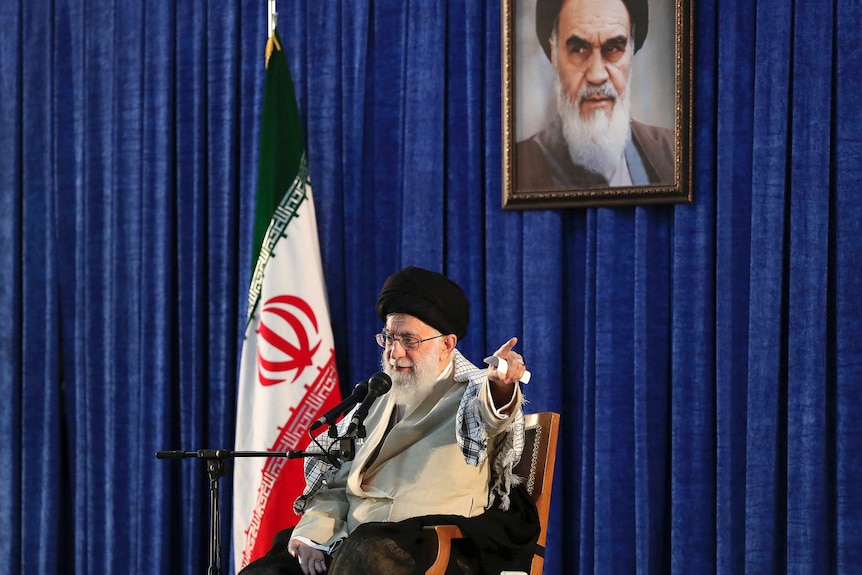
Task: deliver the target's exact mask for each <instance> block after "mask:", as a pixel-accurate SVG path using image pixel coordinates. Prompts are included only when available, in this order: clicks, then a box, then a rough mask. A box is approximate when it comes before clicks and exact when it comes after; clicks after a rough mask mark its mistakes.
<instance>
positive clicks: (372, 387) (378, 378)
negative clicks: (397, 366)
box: [347, 371, 392, 435]
mask: <svg viewBox="0 0 862 575" xmlns="http://www.w3.org/2000/svg"><path fill="white" fill-rule="evenodd" d="M391 387H392V379H391V378H390V377H389V376H388V375H386V374H385V373H383V372H382V371H380V372H377V373H375V374H374V375H372V376H371V377H369V378H368V395H366V396H365V399H363V400H362V403H361V404H359V408H358V409H357V410H356V411H355V412H354V413H353V417H352V418H351V419H350V425H349V426H348V427H347V435H352V434H353V433H354V432H355V431H356V430H357V429H358V428H359V427H361V426H362V423H363V422H364V421H365V417H366V416H367V415H368V410H369V409H371V404H372V403H374V400H376V399H377V398H378V397H380V396H381V395H385V394H386V393H387V392H388V391H389V389H390V388H391Z"/></svg>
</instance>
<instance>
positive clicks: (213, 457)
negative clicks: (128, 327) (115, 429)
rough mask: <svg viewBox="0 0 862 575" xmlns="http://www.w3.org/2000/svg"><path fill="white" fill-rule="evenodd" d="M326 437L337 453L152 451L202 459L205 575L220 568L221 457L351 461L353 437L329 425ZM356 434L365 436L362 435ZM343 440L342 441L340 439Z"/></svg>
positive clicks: (170, 456)
mask: <svg viewBox="0 0 862 575" xmlns="http://www.w3.org/2000/svg"><path fill="white" fill-rule="evenodd" d="M329 436H330V437H332V438H333V439H335V440H336V441H340V442H341V443H340V444H339V449H338V455H337V456H336V455H333V454H332V453H326V452H322V453H312V452H307V451H300V450H292V451H231V450H228V449H198V450H197V451H183V450H172V451H156V459H192V458H194V459H203V460H205V461H206V466H207V476H208V478H209V493H210V542H209V567H208V568H207V575H219V571H220V569H221V517H220V514H219V478H220V477H221V476H222V475H224V460H225V459H232V458H235V457H286V458H288V459H296V458H299V457H316V458H318V459H322V460H324V461H326V462H328V463H329V464H330V465H333V466H335V467H337V468H340V467H341V462H340V461H338V458H341V459H343V460H344V461H351V460H352V459H353V456H354V455H355V453H356V447H355V442H354V437H353V436H352V435H351V436H344V437H341V438H339V437H338V430H337V429H336V427H335V426H334V425H330V426H329ZM359 437H365V434H364V429H363V434H362V435H360V436H359ZM345 441H346V442H347V443H346V444H345V443H344V442H345Z"/></svg>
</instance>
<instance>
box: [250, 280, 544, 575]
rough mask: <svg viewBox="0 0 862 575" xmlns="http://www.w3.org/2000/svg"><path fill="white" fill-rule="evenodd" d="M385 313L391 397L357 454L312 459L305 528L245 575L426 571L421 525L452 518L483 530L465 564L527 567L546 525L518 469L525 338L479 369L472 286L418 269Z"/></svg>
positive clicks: (388, 298) (382, 401)
mask: <svg viewBox="0 0 862 575" xmlns="http://www.w3.org/2000/svg"><path fill="white" fill-rule="evenodd" d="M376 311H377V315H378V317H379V318H380V319H381V321H383V322H384V324H385V325H384V327H383V330H382V331H381V332H380V333H379V334H377V336H376V339H377V343H378V344H379V345H380V346H381V347H382V348H383V355H382V361H381V364H382V368H383V371H384V372H385V373H386V374H387V375H388V376H389V377H390V378H391V381H392V388H391V391H390V392H389V393H387V394H386V395H383V396H382V397H380V398H379V399H378V400H376V402H375V403H374V404H373V405H372V407H371V409H370V411H369V412H368V416H367V418H366V420H365V427H366V429H367V433H366V437H365V438H364V441H362V443H361V444H360V445H359V446H358V447H357V448H356V453H355V457H354V458H353V459H352V460H351V461H346V462H344V463H343V464H342V465H341V466H340V468H337V467H332V468H327V466H326V465H325V464H324V463H322V462H321V460H310V464H309V465H307V466H306V476H307V487H306V490H305V492H304V493H303V495H302V496H301V497H300V498H299V499H298V500H297V502H296V504H295V506H294V508H295V509H296V510H297V511H298V512H302V517H301V519H300V521H299V523H298V524H297V525H296V527H295V528H294V529H293V531H292V533H289V534H287V533H285V534H280V535H279V536H277V537H276V541H275V543H274V545H273V549H272V550H271V551H270V552H269V553H268V554H267V556H265V557H263V558H261V559H259V560H258V561H256V562H253V563H252V564H250V565H249V566H248V567H247V568H246V570H244V571H243V572H242V573H243V575H245V574H246V573H248V574H255V575H259V574H264V573H279V574H286V573H299V572H301V573H303V574H305V575H308V574H310V573H323V572H324V571H327V570H328V571H329V572H330V573H332V574H334V575H351V574H359V573H363V574H367V573H389V574H400V573H403V574H408V573H423V572H424V570H425V569H426V568H427V566H428V564H430V560H429V559H428V558H426V557H424V547H423V546H422V545H421V544H419V543H418V542H420V541H421V532H422V525H423V524H429V523H435V522H437V523H451V522H453V521H454V522H457V523H458V524H459V525H461V526H462V528H464V529H465V530H466V531H467V532H468V533H470V534H471V536H473V537H472V541H471V542H465V543H464V544H463V545H462V546H461V547H458V548H456V549H453V558H455V560H456V561H457V564H458V572H461V573H484V572H490V571H488V570H489V569H490V570H496V573H499V572H500V571H501V570H505V569H518V570H527V571H529V564H530V559H531V557H532V555H533V552H534V545H535V541H536V538H537V537H538V529H539V528H538V516H537V514H536V510H535V506H532V503H531V502H530V501H529V499H528V498H527V496H526V492H525V491H524V489H523V487H522V486H520V485H515V484H516V483H518V480H517V479H516V478H515V477H514V476H513V473H512V469H513V467H514V465H515V463H517V460H518V458H519V457H520V453H519V451H520V449H521V448H522V445H523V434H524V427H523V412H522V410H521V403H522V395H521V390H520V388H519V384H518V382H519V380H521V379H522V378H523V376H524V373H525V366H524V363H523V358H522V357H521V356H520V355H519V354H518V353H516V352H514V351H513V350H512V348H513V347H514V345H515V344H516V343H517V339H516V338H511V339H510V340H509V341H507V342H506V343H505V344H503V345H502V346H501V347H500V348H499V349H498V350H497V351H496V352H495V354H494V355H495V356H497V357H498V358H501V359H504V360H506V364H507V369H506V371H505V373H504V372H503V370H502V365H501V368H500V369H499V370H498V369H497V367H494V366H489V367H488V368H487V369H479V368H477V367H475V366H474V365H472V364H471V363H470V362H468V361H467V360H466V359H465V358H464V356H462V355H461V353H460V352H459V351H458V350H457V349H456V344H457V343H458V341H459V340H461V339H462V338H463V337H464V336H465V334H466V332H467V324H468V322H469V313H470V312H469V304H468V302H467V299H466V297H465V296H464V292H463V291H462V290H461V288H460V287H459V286H458V285H457V284H455V283H454V282H452V281H451V280H449V279H448V278H446V277H445V276H443V275H441V274H439V273H436V272H432V271H428V270H424V269H421V268H416V267H408V268H405V269H402V270H401V271H399V272H397V273H395V274H393V275H392V276H390V277H389V278H388V279H387V280H386V282H385V284H384V285H383V288H382V290H381V292H380V296H379V298H378V300H377V306H376ZM489 363H492V364H493V363H495V362H494V361H491V362H489ZM350 419H351V418H350V417H345V418H344V419H343V420H342V424H341V425H340V426H339V436H341V435H344V433H345V430H346V429H350V426H349V425H344V424H345V422H347V421H348V420H350ZM359 439H360V440H361V439H362V438H359ZM321 440H323V438H322V437H321ZM324 448H325V446H324ZM321 466H323V468H322V469H321Z"/></svg>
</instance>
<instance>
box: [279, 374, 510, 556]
mask: <svg viewBox="0 0 862 575" xmlns="http://www.w3.org/2000/svg"><path fill="white" fill-rule="evenodd" d="M449 372H450V373H449V375H448V377H447V378H445V379H443V380H441V381H440V382H439V383H438V384H437V387H436V388H435V391H434V392H433V393H432V394H431V395H430V396H429V397H427V398H425V400H424V401H423V402H422V403H421V404H419V406H417V408H416V409H415V410H414V411H413V412H412V413H410V414H409V415H407V417H406V418H405V419H403V420H401V421H398V422H397V423H396V424H395V425H394V426H392V428H391V430H390V431H389V433H388V434H386V430H387V428H388V427H389V425H390V422H392V421H393V414H394V412H395V404H394V403H393V402H392V400H391V397H390V396H389V395H386V396H384V397H383V398H381V399H379V400H378V401H377V402H376V403H375V404H374V405H373V407H372V408H371V410H370V411H369V414H368V418H367V419H366V422H365V428H366V430H367V437H366V439H365V441H364V443H363V444H362V445H361V446H359V447H357V449H356V456H355V458H354V460H353V461H351V462H346V463H345V464H344V465H343V466H342V468H341V469H340V470H339V471H338V473H337V474H336V475H335V477H334V478H333V479H332V480H330V481H329V483H328V485H327V489H325V490H323V491H321V492H319V493H317V494H316V495H315V496H314V498H313V499H311V501H310V502H309V505H308V507H307V508H306V510H305V513H304V514H303V516H302V518H301V519H300V521H299V523H298V524H297V526H296V528H295V529H294V531H293V535H294V536H300V537H307V538H308V539H310V540H312V541H315V542H317V543H319V544H323V545H331V544H333V543H334V542H335V541H337V540H339V539H342V538H344V537H346V536H347V535H348V534H349V533H350V532H352V531H353V530H354V529H355V528H356V527H357V526H359V525H360V524H362V523H367V522H371V521H391V522H396V521H401V520H403V519H409V518H411V517H420V516H423V515H436V514H456V515H462V516H464V517H473V516H476V515H479V514H481V513H482V512H483V511H484V510H485V507H486V506H487V505H488V502H489V493H488V484H489V480H490V469H491V467H490V466H491V465H492V461H491V458H486V459H485V460H484V461H483V462H482V463H480V464H479V465H478V466H472V465H469V464H468V463H467V462H466V461H465V460H464V455H463V454H462V453H461V450H460V448H459V446H458V442H457V440H456V437H455V417H456V414H457V412H458V406H459V404H460V402H461V398H462V396H463V394H464V390H465V389H466V387H467V383H455V382H454V379H453V376H452V373H451V372H452V370H451V369H450V370H449ZM384 399H385V401H384ZM514 401H515V402H516V404H515V407H516V409H513V410H511V412H512V413H516V412H517V411H518V410H519V409H520V404H521V401H522V397H521V393H520V390H518V391H517V393H516V396H515V399H514ZM479 405H480V412H481V415H482V418H483V419H484V421H485V422H486V428H487V432H488V448H489V453H490V452H492V451H493V446H494V438H495V436H497V435H499V434H500V433H502V432H503V431H504V430H505V429H506V428H507V427H508V426H509V425H510V423H511V422H512V420H513V417H506V418H503V419H501V418H500V417H498V416H497V415H496V414H495V413H494V410H493V407H492V405H493V404H492V401H491V397H490V391H489V390H488V383H487V381H486V382H485V383H484V384H483V389H482V390H481V391H480V393H479ZM384 436H385V440H384ZM381 442H382V443H381ZM378 447H379V452H378Z"/></svg>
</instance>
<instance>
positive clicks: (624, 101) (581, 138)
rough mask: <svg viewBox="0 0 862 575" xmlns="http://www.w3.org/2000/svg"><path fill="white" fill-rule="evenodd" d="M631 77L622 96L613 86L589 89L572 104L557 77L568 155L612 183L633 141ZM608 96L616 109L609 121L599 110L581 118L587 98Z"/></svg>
mask: <svg viewBox="0 0 862 575" xmlns="http://www.w3.org/2000/svg"><path fill="white" fill-rule="evenodd" d="M630 84H631V76H630V77H629V81H628V82H627V83H626V88H625V91H624V92H623V94H622V96H620V95H618V94H617V91H616V90H615V89H614V87H613V86H612V85H611V83H610V82H609V81H608V82H605V84H603V85H602V86H599V87H598V88H596V87H587V88H584V89H583V90H581V91H580V92H579V93H578V95H577V97H576V98H575V99H574V101H572V99H570V98H569V96H568V94H567V93H566V90H565V88H564V87H563V83H562V81H561V80H560V74H559V70H558V71H557V73H556V74H555V75H554V87H555V89H556V93H557V110H558V111H559V114H560V119H561V120H562V123H563V137H564V138H565V139H566V143H567V144H568V146H569V156H570V157H571V158H572V162H574V163H575V165H577V166H581V167H583V168H586V169H587V170H589V171H591V172H594V173H596V174H599V175H602V176H604V177H605V178H606V179H607V180H608V181H610V179H611V177H612V176H613V174H614V172H616V170H617V168H618V167H619V165H620V163H621V162H622V159H623V154H624V153H625V149H626V146H627V145H628V143H629V139H630V138H631V128H630V122H631V90H629V86H630ZM597 94H606V95H609V96H613V97H614V98H615V100H614V107H613V111H612V112H611V117H610V119H608V117H607V114H605V112H604V110H596V111H595V113H594V114H593V115H592V116H591V117H589V118H587V119H586V120H583V119H581V114H580V111H579V108H580V106H579V103H580V102H581V101H583V99H584V98H587V97H590V96H593V95H597Z"/></svg>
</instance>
